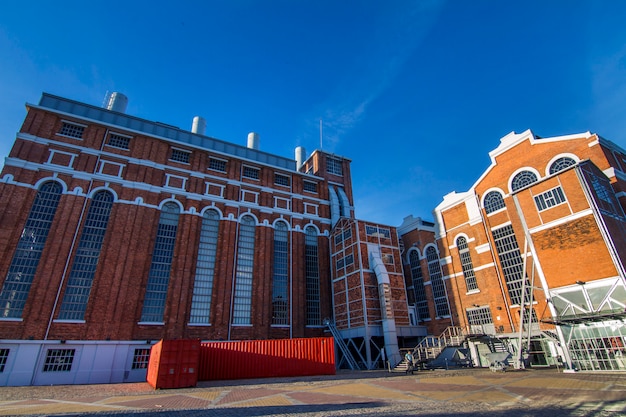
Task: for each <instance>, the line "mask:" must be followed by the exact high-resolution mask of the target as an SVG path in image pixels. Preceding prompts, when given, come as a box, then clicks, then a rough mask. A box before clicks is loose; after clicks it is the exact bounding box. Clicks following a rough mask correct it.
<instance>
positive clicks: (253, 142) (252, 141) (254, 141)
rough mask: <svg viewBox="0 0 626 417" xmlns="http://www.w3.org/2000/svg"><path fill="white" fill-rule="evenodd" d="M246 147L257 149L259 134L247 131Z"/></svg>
mask: <svg viewBox="0 0 626 417" xmlns="http://www.w3.org/2000/svg"><path fill="white" fill-rule="evenodd" d="M248 148H250V149H255V150H257V151H258V150H259V134H258V133H255V132H250V133H248Z"/></svg>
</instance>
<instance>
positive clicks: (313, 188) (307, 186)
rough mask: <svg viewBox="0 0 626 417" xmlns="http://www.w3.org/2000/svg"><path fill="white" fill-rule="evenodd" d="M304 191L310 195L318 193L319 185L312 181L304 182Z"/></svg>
mask: <svg viewBox="0 0 626 417" xmlns="http://www.w3.org/2000/svg"><path fill="white" fill-rule="evenodd" d="M302 187H303V189H304V191H308V192H309V193H317V183H316V182H311V181H304V183H303V185H302Z"/></svg>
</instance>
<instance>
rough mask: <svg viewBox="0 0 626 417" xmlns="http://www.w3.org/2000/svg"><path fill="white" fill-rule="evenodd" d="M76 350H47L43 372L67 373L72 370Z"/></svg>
mask: <svg viewBox="0 0 626 417" xmlns="http://www.w3.org/2000/svg"><path fill="white" fill-rule="evenodd" d="M75 353H76V349H48V353H47V354H46V362H45V363H44V365H43V371H44V372H69V371H71V370H72V363H73V362H74V354H75Z"/></svg>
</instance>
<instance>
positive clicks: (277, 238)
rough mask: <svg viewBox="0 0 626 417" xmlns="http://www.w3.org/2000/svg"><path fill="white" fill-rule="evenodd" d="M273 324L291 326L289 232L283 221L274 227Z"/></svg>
mask: <svg viewBox="0 0 626 417" xmlns="http://www.w3.org/2000/svg"><path fill="white" fill-rule="evenodd" d="M272 324H276V325H285V324H289V230H288V227H287V224H286V223H285V222H282V221H281V222H277V223H276V226H275V227H274V275H273V280H272Z"/></svg>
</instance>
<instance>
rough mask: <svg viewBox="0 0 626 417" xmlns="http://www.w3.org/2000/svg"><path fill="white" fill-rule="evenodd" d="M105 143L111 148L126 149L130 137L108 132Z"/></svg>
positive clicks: (128, 145)
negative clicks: (107, 138)
mask: <svg viewBox="0 0 626 417" xmlns="http://www.w3.org/2000/svg"><path fill="white" fill-rule="evenodd" d="M107 145H108V146H111V147H113V148H119V149H126V150H128V149H129V147H130V138H129V137H128V136H122V135H118V134H116V133H111V134H109V140H108V141H107Z"/></svg>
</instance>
